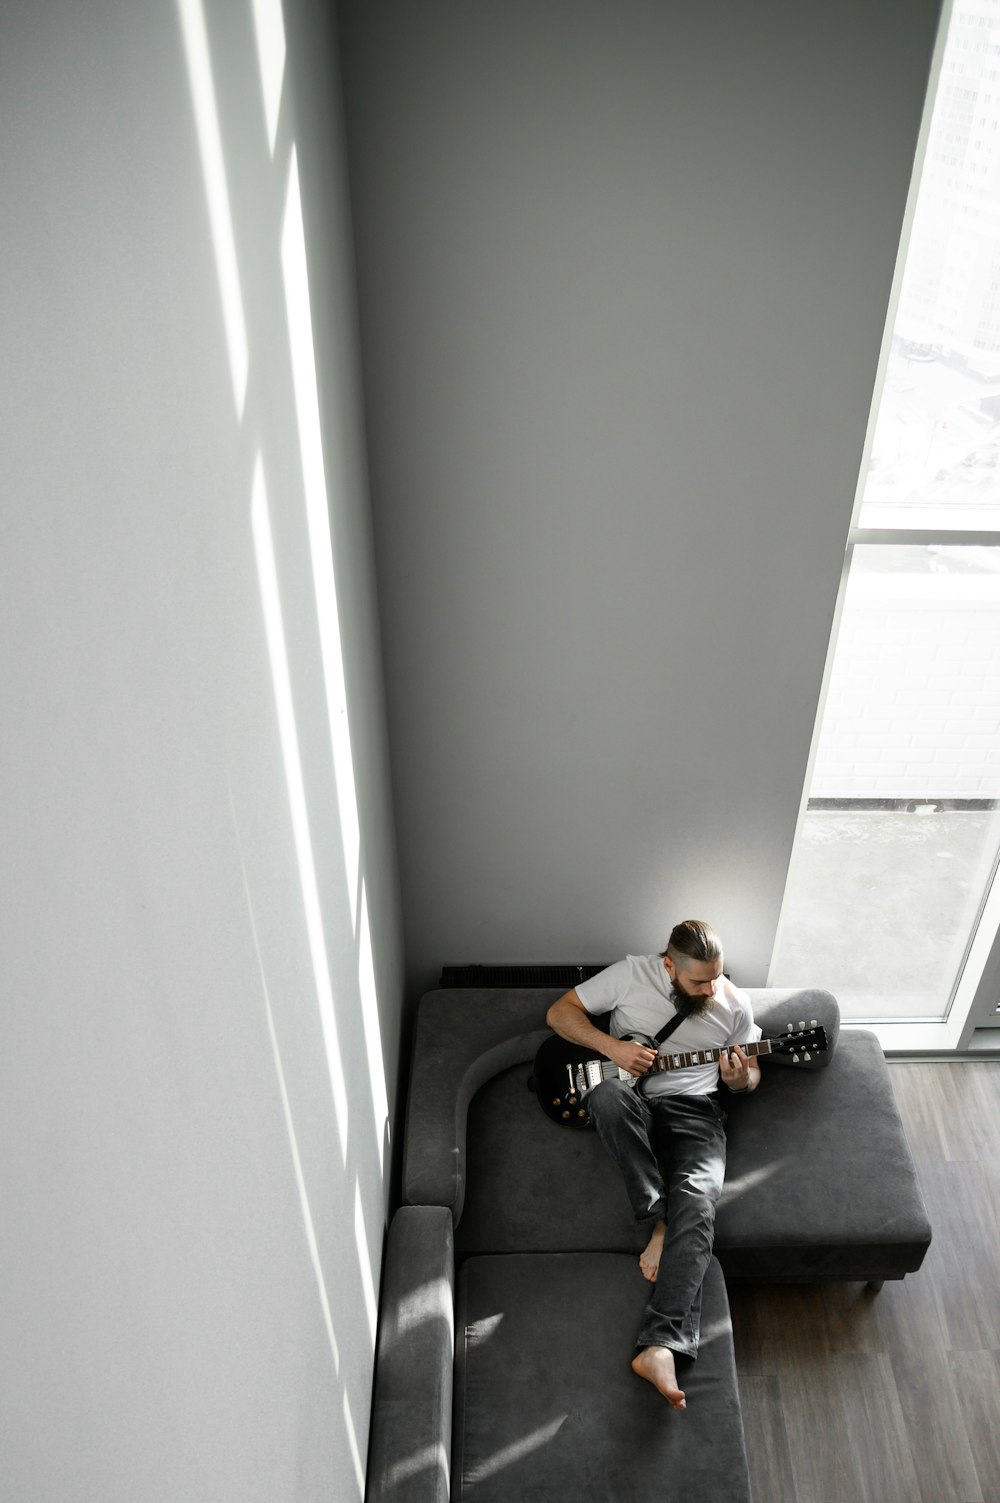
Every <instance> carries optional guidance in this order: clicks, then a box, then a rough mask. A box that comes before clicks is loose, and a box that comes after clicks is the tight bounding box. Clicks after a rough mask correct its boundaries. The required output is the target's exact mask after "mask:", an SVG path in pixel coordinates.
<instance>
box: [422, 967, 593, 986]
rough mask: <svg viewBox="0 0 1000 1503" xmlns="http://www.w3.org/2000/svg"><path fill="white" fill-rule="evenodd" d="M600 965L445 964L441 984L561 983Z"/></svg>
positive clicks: (569, 983) (579, 978) (576, 979)
mask: <svg viewBox="0 0 1000 1503" xmlns="http://www.w3.org/2000/svg"><path fill="white" fill-rule="evenodd" d="M606 969H607V964H606V963H605V964H604V965H446V966H442V968H441V982H440V984H441V986H443V987H451V986H508V987H518V986H564V987H566V988H567V990H568V989H569V987H571V986H576V985H577V983H578V982H580V981H587V980H589V978H590V977H591V976H596V975H597V974H598V972H599V971H603V970H606Z"/></svg>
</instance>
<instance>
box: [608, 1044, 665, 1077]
mask: <svg viewBox="0 0 1000 1503" xmlns="http://www.w3.org/2000/svg"><path fill="white" fill-rule="evenodd" d="M608 1057H609V1059H610V1060H611V1062H612V1063H613V1064H616V1065H617V1066H618V1068H619V1070H625V1071H626V1072H627V1073H628V1074H629V1075H645V1074H647V1073H648V1071H649V1070H650V1069H651V1068H652V1064H653V1061H654V1060H655V1058H656V1050H655V1049H647V1048H646V1047H645V1045H644V1044H636V1043H634V1042H633V1041H632V1040H631V1039H613V1040H612V1044H611V1048H610V1049H609V1050H608Z"/></svg>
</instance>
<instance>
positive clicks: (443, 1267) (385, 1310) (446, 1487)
mask: <svg viewBox="0 0 1000 1503" xmlns="http://www.w3.org/2000/svg"><path fill="white" fill-rule="evenodd" d="M454 1363H455V1252H454V1235H453V1228H452V1219H451V1212H450V1211H448V1210H446V1209H445V1208H444V1207H441V1206H403V1207H401V1208H400V1209H399V1210H398V1211H397V1212H396V1214H395V1216H394V1217H393V1219H392V1225H391V1226H390V1228H389V1237H388V1242H387V1246H386V1257H385V1268H384V1271H383V1275H382V1297H381V1306H380V1311H379V1331H378V1348H377V1353H376V1360H375V1386H374V1394H373V1404H372V1428H371V1443H370V1446H369V1453H368V1485H367V1488H366V1491H365V1500H366V1503H448V1500H449V1498H450V1496H451V1423H452V1390H453V1383H454Z"/></svg>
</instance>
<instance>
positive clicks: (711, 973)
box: [663, 955, 722, 1007]
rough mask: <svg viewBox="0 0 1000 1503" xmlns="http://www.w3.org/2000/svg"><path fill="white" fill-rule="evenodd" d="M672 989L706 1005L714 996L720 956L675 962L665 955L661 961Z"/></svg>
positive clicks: (720, 972) (719, 969)
mask: <svg viewBox="0 0 1000 1503" xmlns="http://www.w3.org/2000/svg"><path fill="white" fill-rule="evenodd" d="M663 964H664V965H665V966H666V968H667V974H668V975H669V977H670V979H671V981H672V982H673V984H674V991H675V992H677V993H679V995H680V996H682V997H689V998H690V999H691V1000H692V1001H693V1002H700V1003H701V1005H702V1006H703V1007H707V1006H708V1005H709V1003H710V1002H711V1000H712V998H713V997H714V996H715V986H716V982H717V981H718V979H719V977H720V976H721V975H722V956H721V955H720V956H719V958H718V960H681V961H680V962H678V963H677V964H675V963H674V961H672V960H671V958H670V956H669V955H667V956H666V957H665V959H664V961H663Z"/></svg>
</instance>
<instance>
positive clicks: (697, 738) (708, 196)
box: [343, 0, 937, 988]
mask: <svg viewBox="0 0 1000 1503" xmlns="http://www.w3.org/2000/svg"><path fill="white" fill-rule="evenodd" d="M343 11H344V16H345V32H344V51H345V58H346V63H347V66H346V69H345V88H346V98H347V118H348V139H349V142H350V150H351V170H352V193H353V201H354V208H355V225H356V231H357V244H358V266H359V279H360V291H361V310H362V334H363V347H364V357H365V358H364V364H365V383H366V396H367V416H368V432H369V437H370V442H371V456H372V460H371V463H372V486H373V504H374V507H375V515H376V540H377V555H378V564H379V575H380V584H381V587H382V591H381V599H382V610H383V629H384V637H385V643H386V664H387V688H388V705H389V721H390V733H391V737H392V744H393V769H394V786H395V791H396V807H397V828H398V833H399V840H400V854H401V870H402V883H403V893H404V907H405V919H406V935H407V956H408V962H409V969H410V981H411V985H412V986H413V987H414V988H420V987H422V986H424V985H426V984H428V983H431V982H433V981H434V980H435V978H436V974H437V970H438V967H439V966H440V965H441V963H442V962H451V961H488V960H570V961H571V960H583V961H591V960H607V959H614V958H616V957H617V956H619V955H621V954H622V953H624V952H626V951H628V950H648V949H650V948H653V947H659V946H660V945H661V944H662V943H663V942H664V941H665V937H666V934H667V932H668V930H669V927H670V925H671V924H672V923H673V922H674V921H676V920H677V919H678V918H681V917H685V916H688V915H691V914H694V915H696V916H699V915H700V916H704V917H708V918H710V919H712V920H714V921H715V923H716V924H717V925H718V927H719V928H720V930H721V932H722V933H723V935H724V937H725V939H726V941H727V947H728V956H729V959H730V961H731V963H732V966H733V970H734V974H736V975H738V976H739V977H740V979H742V980H743V981H744V982H745V983H747V984H760V983H762V982H763V980H764V978H765V975H766V971H767V965H768V959H769V956H770V951H771V946H772V942H773V937H774V931H775V926H776V923H777V916H778V909H779V904H780V900H781V895H782V888H783V884H784V878H785V872H786V867H787V861H788V856H789V852H790V848H791V842H792V837H793V832H794V826H795V820H796V814H797V810H798V805H799V800H800V795H801V791H802V785H803V779H804V775H805V768H806V761H807V756H808V750H809V743H810V738H811V734H812V729H813V722H814V716H815V710H816V703H817V698H818V693H819V687H820V680H821V677H822V670H823V663H824V657H825V653H826V649H827V643H828V640H829V632H830V627H831V622H832V617H833V611H834V605H835V600H836V595H837V587H838V583H839V578H840V571H841V564H842V559H843V550H844V545H845V541H846V536H847V529H848V525H849V521H850V515H851V509H852V504H853V500H854V492H855V486H856V483H857V477H858V467H859V461H860V456H861V450H862V445H863V441H864V435H865V428H866V423H867V418H868V411H869V405H870V401H871V395H872V389H873V384H874V379H875V373H876V366H877V361H878V353H879V346H880V341H881V336H882V329H883V324H884V319H885V312H886V307H887V302H888V298H889V292H890V285H891V281H892V274H893V268H894V263H895V256H896V250H897V246H898V242H899V235H900V228H901V223H902V217H903V211H904V203H905V198H906V193H907V188H908V184H909V177H910V171H911V166H912V161H913V155H914V150H915V144H916V140H917V134H918V129H919V123H920V118H921V111H922V107H923V103H924V96H925V90H926V84H927V78H928V71H929V65H930V57H931V52H932V47H933V40H934V30H935V24H936V13H937V5H936V3H935V0H915V3H912V4H908V5H906V6H901V5H899V4H898V3H895V0H847V3H844V0H838V3H836V4H834V3H831V0H806V3H802V0H794V3H792V0H765V3H763V4H757V5H745V4H739V3H735V0H734V3H722V0H709V3H704V4H698V5H691V4H681V3H667V4H664V3H663V0H625V3H623V4H617V5H613V6H612V5H606V4H601V3H596V0H591V3H580V0H573V3H555V4H546V5H537V4H534V3H529V0H512V3H509V4H505V5H502V6H501V5H466V6H461V5H453V4H449V3H446V0H427V3H425V4H421V5H419V6H413V5H410V4H407V3H405V0H347V3H345V4H344V5H343Z"/></svg>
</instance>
